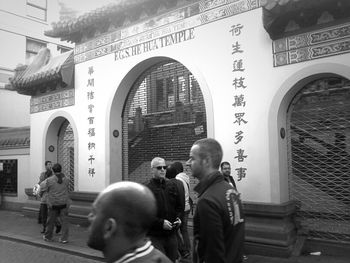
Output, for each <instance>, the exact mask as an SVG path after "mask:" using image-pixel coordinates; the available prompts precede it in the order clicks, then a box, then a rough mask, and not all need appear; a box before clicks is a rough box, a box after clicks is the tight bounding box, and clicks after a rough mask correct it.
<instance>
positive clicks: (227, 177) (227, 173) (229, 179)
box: [220, 162, 237, 189]
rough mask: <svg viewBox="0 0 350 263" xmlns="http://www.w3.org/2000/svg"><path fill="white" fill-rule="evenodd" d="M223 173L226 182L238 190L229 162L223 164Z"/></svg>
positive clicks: (221, 166)
mask: <svg viewBox="0 0 350 263" xmlns="http://www.w3.org/2000/svg"><path fill="white" fill-rule="evenodd" d="M220 168H221V173H222V175H223V176H224V179H225V181H226V182H228V183H229V184H231V185H232V186H233V187H234V188H236V189H237V187H236V183H235V180H234V179H233V177H232V176H231V165H230V163H229V162H222V163H221V165H220Z"/></svg>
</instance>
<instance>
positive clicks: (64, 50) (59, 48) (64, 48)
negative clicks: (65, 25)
mask: <svg viewBox="0 0 350 263" xmlns="http://www.w3.org/2000/svg"><path fill="white" fill-rule="evenodd" d="M70 50H72V49H71V48H68V47H63V46H57V51H59V52H60V53H61V54H62V53H65V52H68V51H70Z"/></svg>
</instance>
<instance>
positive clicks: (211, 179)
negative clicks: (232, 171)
mask: <svg viewBox="0 0 350 263" xmlns="http://www.w3.org/2000/svg"><path fill="white" fill-rule="evenodd" d="M223 180H224V177H223V176H222V174H221V173H220V172H219V171H216V172H213V173H211V174H209V175H207V176H206V177H205V178H204V179H202V181H200V182H199V183H198V184H197V185H196V186H195V187H194V190H195V191H196V192H197V193H198V197H200V196H201V195H202V194H203V193H204V192H205V191H206V190H207V189H208V187H209V186H210V185H212V184H214V183H216V182H220V181H223Z"/></svg>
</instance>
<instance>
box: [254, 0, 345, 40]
mask: <svg viewBox="0 0 350 263" xmlns="http://www.w3.org/2000/svg"><path fill="white" fill-rule="evenodd" d="M261 6H262V8H263V24H264V28H265V30H266V31H267V33H268V34H269V36H270V38H271V39H272V40H276V39H279V38H283V37H286V36H290V35H295V34H299V33H302V32H305V31H309V30H314V29H317V28H321V27H326V26H329V25H333V24H336V23H344V22H345V21H347V20H349V18H350V1H349V0H261Z"/></svg>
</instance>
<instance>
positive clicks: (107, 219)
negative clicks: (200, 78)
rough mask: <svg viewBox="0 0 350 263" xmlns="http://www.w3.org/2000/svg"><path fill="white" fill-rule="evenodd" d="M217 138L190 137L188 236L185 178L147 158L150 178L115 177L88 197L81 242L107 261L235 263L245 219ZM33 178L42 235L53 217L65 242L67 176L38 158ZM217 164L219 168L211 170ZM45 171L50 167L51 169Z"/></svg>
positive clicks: (48, 233) (179, 169) (178, 169)
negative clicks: (38, 166)
mask: <svg viewBox="0 0 350 263" xmlns="http://www.w3.org/2000/svg"><path fill="white" fill-rule="evenodd" d="M222 156H223V152H222V148H221V145H220V144H219V143H218V142H217V141H216V140H214V139H202V140H198V141H196V142H195V143H194V144H193V146H192V148H191V150H190V153H189V160H188V161H187V162H186V165H187V166H189V167H190V168H191V170H192V176H193V177H194V178H196V179H198V181H199V183H198V184H197V185H196V186H195V187H194V191H195V192H196V193H197V197H198V199H197V203H196V207H195V212H194V217H193V242H192V244H191V242H190V239H189V234H188V225H187V223H188V217H189V215H190V213H191V211H193V201H192V198H191V191H190V178H189V176H188V175H187V174H186V173H185V172H184V168H183V164H182V163H181V162H174V163H171V164H169V165H166V161H165V160H164V158H161V157H155V158H153V159H152V161H151V163H150V169H151V174H152V178H151V179H149V180H148V181H147V182H145V183H144V184H139V183H135V182H130V181H122V182H118V183H114V184H111V185H109V186H108V187H107V188H106V189H104V190H103V191H102V192H101V193H100V194H99V195H98V196H97V198H96V200H95V201H94V203H93V205H92V209H91V213H90V214H89V216H88V220H89V222H90V227H89V237H88V241H87V244H88V246H89V247H91V248H93V249H96V250H100V251H102V253H103V254H104V257H105V259H106V261H107V262H110V263H112V262H114V263H129V262H130V263H131V262H133V263H138V262H158V263H162V262H179V260H180V259H186V260H187V261H192V262H193V263H205V262H206V263H216V262H218V263H219V262H220V263H221V262H230V263H239V262H243V257H244V255H243V249H244V248H243V246H244V235H245V219H244V214H243V211H242V203H241V200H240V194H239V193H238V191H237V189H236V184H235V181H234V179H233V178H232V177H231V175H230V173H231V166H230V164H229V163H228V162H222ZM45 166H46V171H45V172H44V173H42V174H41V176H40V180H39V185H40V187H39V188H40V193H41V195H42V197H45V196H46V199H42V205H41V206H40V207H41V209H40V210H41V212H40V219H41V222H42V224H43V232H44V236H43V239H44V240H45V241H52V240H53V230H54V226H55V224H57V223H56V222H57V218H59V221H60V223H61V225H62V234H61V238H60V242H62V243H67V242H68V232H69V231H68V229H69V227H68V220H67V215H68V209H69V205H70V199H69V192H68V185H69V179H68V178H67V177H65V176H64V174H63V173H62V172H61V169H62V168H61V165H60V164H54V165H53V166H52V169H51V163H45ZM219 169H220V171H219ZM51 173H52V174H51Z"/></svg>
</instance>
